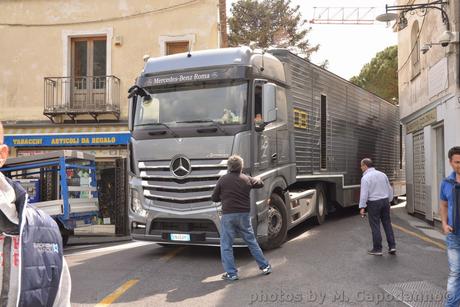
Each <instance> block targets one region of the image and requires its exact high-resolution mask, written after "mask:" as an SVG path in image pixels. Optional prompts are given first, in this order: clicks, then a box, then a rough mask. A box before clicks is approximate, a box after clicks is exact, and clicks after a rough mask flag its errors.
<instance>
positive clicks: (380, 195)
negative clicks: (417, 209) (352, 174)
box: [359, 158, 396, 256]
mask: <svg viewBox="0 0 460 307" xmlns="http://www.w3.org/2000/svg"><path fill="white" fill-rule="evenodd" d="M361 170H362V171H363V177H362V178H361V193H360V198H359V208H360V213H361V216H363V217H364V216H365V210H366V207H367V212H368V214H369V225H370V226H371V231H372V241H373V248H372V249H371V250H369V251H368V254H370V255H374V256H382V234H381V233H380V221H382V225H383V229H384V230H385V235H386V237H387V242H388V252H389V253H390V254H392V255H394V254H396V242H395V236H394V233H393V227H392V226H391V219H390V202H391V201H392V200H393V189H392V188H391V185H390V181H389V180H388V177H387V175H385V174H384V173H382V172H380V171H378V170H376V169H375V168H374V166H373V162H372V160H371V159H369V158H365V159H363V160H361Z"/></svg>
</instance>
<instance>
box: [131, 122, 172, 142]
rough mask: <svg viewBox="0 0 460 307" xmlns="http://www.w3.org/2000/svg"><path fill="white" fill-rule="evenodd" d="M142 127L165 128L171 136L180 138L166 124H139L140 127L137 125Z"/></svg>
mask: <svg viewBox="0 0 460 307" xmlns="http://www.w3.org/2000/svg"><path fill="white" fill-rule="evenodd" d="M140 126H163V127H165V128H166V129H168V130H169V131H170V132H171V134H172V135H173V136H174V137H176V138H180V136H179V135H178V134H177V133H175V132H174V130H172V129H171V127H169V126H168V125H166V124H165V123H150V124H139V125H136V127H140Z"/></svg>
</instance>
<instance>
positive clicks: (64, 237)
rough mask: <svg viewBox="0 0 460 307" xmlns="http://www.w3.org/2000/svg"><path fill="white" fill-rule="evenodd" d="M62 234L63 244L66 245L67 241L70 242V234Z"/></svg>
mask: <svg viewBox="0 0 460 307" xmlns="http://www.w3.org/2000/svg"><path fill="white" fill-rule="evenodd" d="M61 236H62V246H64V247H65V246H66V245H67V243H68V242H69V235H68V234H64V233H61Z"/></svg>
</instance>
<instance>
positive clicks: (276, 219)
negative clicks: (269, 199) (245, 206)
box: [268, 205, 283, 237]
mask: <svg viewBox="0 0 460 307" xmlns="http://www.w3.org/2000/svg"><path fill="white" fill-rule="evenodd" d="M282 226H283V216H282V215H281V212H280V211H279V210H278V209H277V208H276V207H273V206H271V205H270V208H269V209H268V234H269V237H276V236H277V235H278V234H279V232H280V231H281V228H282Z"/></svg>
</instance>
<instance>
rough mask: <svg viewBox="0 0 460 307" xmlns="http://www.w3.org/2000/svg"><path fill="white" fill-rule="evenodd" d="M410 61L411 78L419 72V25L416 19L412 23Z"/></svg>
mask: <svg viewBox="0 0 460 307" xmlns="http://www.w3.org/2000/svg"><path fill="white" fill-rule="evenodd" d="M411 46H412V48H411V50H412V54H411V63H412V74H411V75H412V78H415V77H416V76H418V74H419V73H420V38H419V26H418V21H417V20H416V21H415V22H414V23H413V25H412V31H411Z"/></svg>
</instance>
